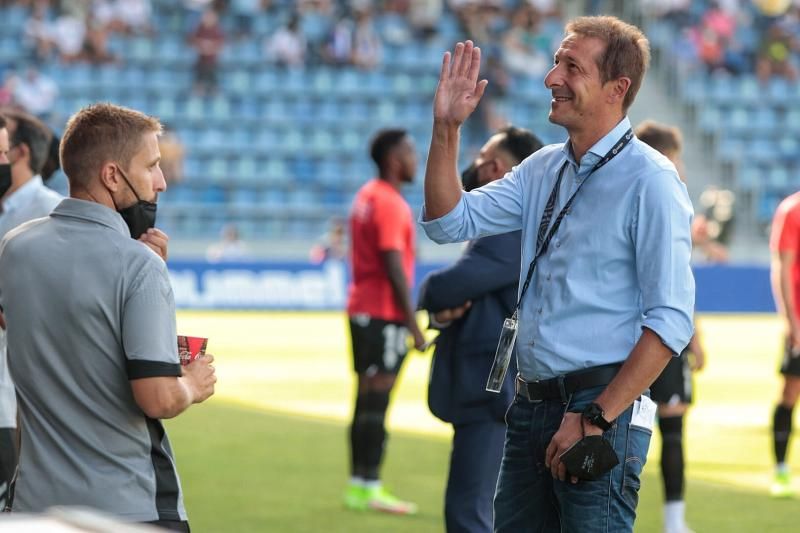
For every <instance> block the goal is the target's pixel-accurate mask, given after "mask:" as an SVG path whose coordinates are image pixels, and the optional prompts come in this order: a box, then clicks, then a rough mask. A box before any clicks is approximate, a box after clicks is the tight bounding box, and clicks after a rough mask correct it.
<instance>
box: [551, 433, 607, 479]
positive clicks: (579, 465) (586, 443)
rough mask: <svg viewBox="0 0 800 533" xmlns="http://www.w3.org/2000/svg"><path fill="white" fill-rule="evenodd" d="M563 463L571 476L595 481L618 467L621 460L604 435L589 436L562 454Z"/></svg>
mask: <svg viewBox="0 0 800 533" xmlns="http://www.w3.org/2000/svg"><path fill="white" fill-rule="evenodd" d="M561 462H562V463H564V466H565V467H566V469H567V472H568V473H569V474H570V475H572V476H575V477H576V478H578V479H583V480H587V481H593V480H595V479H597V478H599V477H600V476H602V475H603V474H605V473H606V472H608V471H609V470H611V469H612V468H614V467H615V466H617V465H618V464H619V458H618V457H617V452H615V451H614V447H613V446H612V445H611V443H610V442H608V441H607V440H606V439H604V438H603V436H602V435H589V436H588V437H583V438H582V439H581V440H579V441H578V442H576V443H575V444H573V445H572V447H571V448H569V449H568V450H567V451H565V452H564V453H563V454H561Z"/></svg>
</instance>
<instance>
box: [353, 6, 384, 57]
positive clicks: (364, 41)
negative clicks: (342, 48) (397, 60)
mask: <svg viewBox="0 0 800 533" xmlns="http://www.w3.org/2000/svg"><path fill="white" fill-rule="evenodd" d="M354 14H355V19H356V25H355V29H354V30H353V65H355V66H356V67H358V68H362V69H365V70H371V69H373V68H375V67H376V66H378V63H380V61H381V54H382V45H381V39H380V37H378V34H377V32H376V31H375V26H374V25H373V24H372V13H371V10H370V8H369V6H359V7H358V8H354Z"/></svg>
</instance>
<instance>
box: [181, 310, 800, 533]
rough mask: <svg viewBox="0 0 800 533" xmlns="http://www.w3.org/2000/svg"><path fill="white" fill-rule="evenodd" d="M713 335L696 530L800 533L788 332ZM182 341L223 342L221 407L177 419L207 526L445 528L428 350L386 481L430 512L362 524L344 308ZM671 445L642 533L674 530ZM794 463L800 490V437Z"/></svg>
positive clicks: (644, 504)
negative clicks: (775, 444)
mask: <svg viewBox="0 0 800 533" xmlns="http://www.w3.org/2000/svg"><path fill="white" fill-rule="evenodd" d="M699 325H700V330H701V332H702V334H703V337H704V344H705V347H706V351H707V353H708V365H707V368H706V369H705V370H704V371H703V372H702V373H700V374H698V375H697V377H696V380H695V385H696V402H695V406H694V407H693V409H692V410H691V411H690V413H689V417H688V427H687V431H686V435H687V438H686V444H687V447H686V451H687V458H688V465H687V513H688V519H689V523H690V525H691V526H692V527H693V528H694V529H695V530H696V531H697V532H698V533H705V532H731V533H735V532H748V533H749V532H753V531H757V532H759V533H764V532H770V531H775V532H779V531H780V532H784V531H794V530H796V529H797V528H799V527H800V526H798V522H799V521H800V501H798V500H788V501H776V500H772V499H770V498H769V496H768V495H767V490H768V486H769V482H770V475H771V463H772V451H771V439H770V432H769V426H770V424H771V416H772V408H773V405H774V402H775V399H776V398H777V394H778V387H779V383H780V382H779V376H778V375H777V372H776V368H777V364H778V358H779V349H780V334H781V330H780V323H779V322H778V320H777V319H776V318H775V317H772V316H760V315H753V316H719V315H715V316H703V317H701V318H700V323H699ZM178 332H179V333H181V334H187V335H202V336H208V337H209V338H210V340H209V345H208V349H209V352H211V353H214V354H215V356H216V358H217V360H216V363H215V364H216V367H217V374H218V377H219V382H218V384H217V393H216V395H215V396H214V397H213V398H212V399H211V400H209V401H208V402H207V403H206V404H204V405H199V406H194V407H193V408H191V409H190V410H189V411H188V412H187V413H184V414H183V415H181V416H180V417H178V418H176V419H175V420H171V421H168V423H167V426H168V430H169V433H170V437H171V439H172V443H173V446H174V449H175V453H176V455H177V462H178V468H179V471H180V474H181V478H182V482H183V486H184V491H185V493H186V506H187V509H188V512H189V517H190V521H191V524H192V529H193V531H197V532H201V533H202V532H281V533H282V532H306V531H307V532H316V531H328V532H374V531H386V532H395V531H397V532H405V531H413V532H440V531H443V529H444V528H443V520H442V502H443V491H444V483H445V478H446V472H447V464H448V453H449V437H450V430H449V427H448V426H447V425H445V424H442V423H441V422H439V421H438V420H436V419H435V418H433V416H432V415H430V413H429V412H428V411H427V407H426V404H425V390H426V380H427V376H428V368H429V364H430V354H425V355H422V354H416V353H412V354H410V355H409V357H408V359H407V362H406V365H405V367H404V370H403V372H402V374H401V378H400V380H399V381H398V384H397V387H396V390H395V394H394V397H393V401H392V407H391V411H390V416H389V422H388V423H389V428H390V429H389V431H390V439H389V443H388V448H387V455H386V461H385V464H384V468H383V478H384V482H385V483H386V484H387V486H389V488H390V489H392V490H393V491H394V492H396V493H397V494H398V495H400V496H401V497H404V498H408V499H411V500H413V501H415V502H417V503H418V504H419V508H420V512H419V514H418V515H417V516H414V517H397V516H388V515H379V514H372V513H363V514H362V513H353V512H349V511H345V510H344V509H343V507H342V505H341V496H342V492H343V489H344V487H345V482H346V479H347V468H348V466H347V465H348V461H347V446H346V444H347V439H346V425H347V418H348V415H349V412H350V409H351V402H352V386H353V385H352V383H353V376H352V372H351V364H350V354H349V341H348V336H347V330H346V319H345V317H344V315H343V314H341V313H277V312H276V313H271V312H265V313H256V312H189V311H184V312H181V313H179V316H178ZM795 425H796V426H800V424H798V423H796V424H795ZM798 433H800V432H798ZM659 449H660V442H659V441H658V438H657V437H654V439H653V441H652V443H651V447H650V455H649V458H648V463H647V465H646V467H645V474H644V479H643V488H642V491H641V493H640V495H641V500H640V504H639V518H638V519H637V525H636V531H637V532H641V533H650V532H653V533H657V532H660V531H661V490H662V489H661V482H660V478H659V469H658V450H659ZM790 461H791V462H792V465H793V467H794V471H795V474H796V476H795V477H796V478H797V480H800V438H798V437H796V438H795V439H794V442H793V446H792V449H791V450H790ZM797 480H796V481H797ZM796 485H797V489H798V490H800V484H797V483H796Z"/></svg>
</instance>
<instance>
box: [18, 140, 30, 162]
mask: <svg viewBox="0 0 800 533" xmlns="http://www.w3.org/2000/svg"><path fill="white" fill-rule="evenodd" d="M16 148H17V150H18V151H19V159H24V160H26V161H30V160H31V147H30V146H28V145H27V143H19V144H18V145H17V146H16Z"/></svg>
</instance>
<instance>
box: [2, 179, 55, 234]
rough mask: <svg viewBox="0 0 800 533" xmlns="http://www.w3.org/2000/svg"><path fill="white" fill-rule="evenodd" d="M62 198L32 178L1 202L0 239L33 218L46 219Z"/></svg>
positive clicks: (40, 181)
mask: <svg viewBox="0 0 800 533" xmlns="http://www.w3.org/2000/svg"><path fill="white" fill-rule="evenodd" d="M63 199H64V198H63V197H62V196H61V195H60V194H58V193H57V192H56V191H54V190H53V189H51V188H49V187H48V186H47V185H45V184H44V183H43V182H42V178H41V177H40V176H34V177H32V178H31V179H30V180H28V181H27V182H26V183H25V184H24V185H23V186H22V187H20V188H19V189H17V190H16V191H14V192H13V193H11V194H10V195H9V196H8V198H6V199H5V200H4V201H3V209H2V213H0V238H2V237H3V236H4V235H5V234H6V233H8V232H9V231H11V230H12V229H14V228H16V227H17V226H19V225H20V224H23V223H25V222H27V221H29V220H33V219H34V218H41V217H46V216H47V215H49V214H50V212H51V211H52V210H53V209H54V208H55V207H56V206H57V205H58V204H59V203H60V202H61V200H63Z"/></svg>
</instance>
